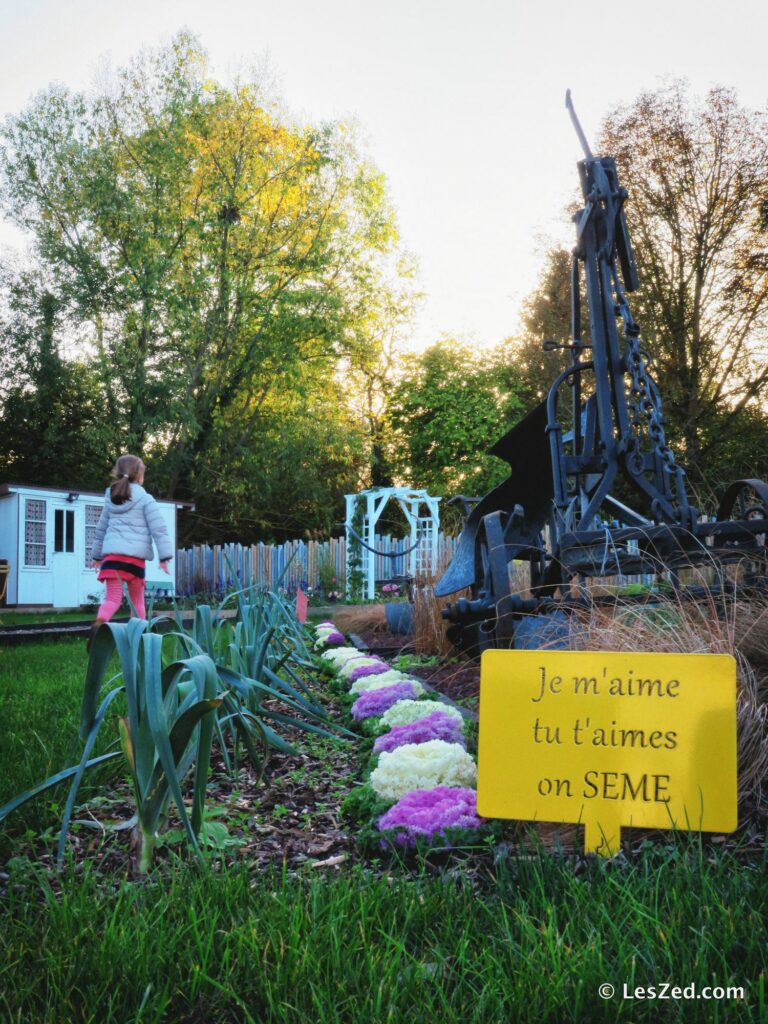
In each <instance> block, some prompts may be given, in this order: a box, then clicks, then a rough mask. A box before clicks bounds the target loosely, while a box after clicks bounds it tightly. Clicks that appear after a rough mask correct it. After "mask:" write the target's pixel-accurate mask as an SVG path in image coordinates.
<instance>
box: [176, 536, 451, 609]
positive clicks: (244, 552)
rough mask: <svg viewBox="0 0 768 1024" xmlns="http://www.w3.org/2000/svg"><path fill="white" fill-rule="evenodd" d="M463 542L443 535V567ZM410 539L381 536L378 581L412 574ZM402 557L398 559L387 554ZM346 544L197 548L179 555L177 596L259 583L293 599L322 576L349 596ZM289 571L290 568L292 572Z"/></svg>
mask: <svg viewBox="0 0 768 1024" xmlns="http://www.w3.org/2000/svg"><path fill="white" fill-rule="evenodd" d="M456 543H457V538H455V537H451V536H449V535H447V534H443V533H441V534H440V535H439V538H438V550H439V562H440V564H446V563H447V561H448V560H449V559H450V558H451V557H452V556H453V552H454V551H455V549H456ZM410 544H411V541H410V538H408V537H405V538H396V537H390V536H389V535H387V534H383V535H379V534H377V535H376V546H377V548H378V549H379V551H381V552H382V554H380V555H377V556H376V579H377V580H382V581H386V580H391V579H394V578H396V577H398V576H404V575H406V573H407V570H408V554H407V551H408V548H409V547H410ZM395 552H398V555H397V557H395V558H388V557H386V555H387V554H393V553H395ZM346 556H347V551H346V538H344V537H331V538H330V540H325V541H316V540H310V541H303V540H293V541H286V543H285V544H237V543H232V544H214V545H213V546H211V545H210V544H196V545H194V546H193V547H191V548H182V549H180V550H178V551H177V552H176V593H177V594H179V595H182V596H187V595H191V594H200V593H223V592H224V591H226V590H229V589H232V588H237V587H243V586H247V585H248V584H249V583H254V584H255V585H256V586H258V587H262V588H265V589H271V588H272V587H276V586H278V585H279V586H281V587H283V588H284V589H285V590H286V591H288V592H289V593H294V592H295V591H296V590H297V589H299V588H301V589H303V590H307V589H308V588H310V587H311V588H312V589H315V590H316V589H318V588H319V586H320V571H321V568H322V569H323V575H324V576H326V577H334V576H335V577H336V581H337V582H336V586H337V589H338V590H340V591H343V590H344V573H345V566H346ZM286 567H287V568H286Z"/></svg>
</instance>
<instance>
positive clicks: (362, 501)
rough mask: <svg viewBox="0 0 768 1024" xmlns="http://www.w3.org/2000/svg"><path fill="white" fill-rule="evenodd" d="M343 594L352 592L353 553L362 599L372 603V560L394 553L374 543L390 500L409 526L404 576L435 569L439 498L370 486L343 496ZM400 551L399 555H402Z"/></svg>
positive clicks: (424, 493) (374, 588)
mask: <svg viewBox="0 0 768 1024" xmlns="http://www.w3.org/2000/svg"><path fill="white" fill-rule="evenodd" d="M345 497H346V503H347V519H346V523H345V529H346V536H347V566H346V577H347V592H348V593H349V592H350V591H351V589H352V579H351V576H352V568H353V566H352V562H353V558H354V555H355V553H357V554H358V555H359V558H360V568H361V571H362V592H363V597H367V598H368V599H369V600H371V601H372V600H373V598H374V596H375V594H376V558H377V557H378V556H380V555H381V554H386V557H393V556H394V554H395V553H394V552H392V553H389V552H387V553H384V552H381V551H379V549H378V546H377V543H376V524H377V522H378V521H379V519H380V518H381V514H382V512H383V511H384V509H385V507H386V505H387V503H388V502H389V501H390V500H391V499H394V500H395V501H397V503H398V505H399V506H400V508H401V509H402V510H403V515H404V516H405V518H406V520H407V522H408V525H409V527H410V539H409V543H408V547H407V548H406V552H405V554H406V555H407V557H408V573H409V575H410V576H416V575H417V573H421V572H434V571H436V569H437V558H438V537H439V532H440V510H439V508H438V504H439V502H440V498H435V497H433V496H432V495H431V494H428V493H427V492H426V491H424V490H417V489H415V488H413V487H371V488H369V489H368V490H366V491H360V492H358V493H357V494H347V495H345ZM402 554H403V552H399V555H402Z"/></svg>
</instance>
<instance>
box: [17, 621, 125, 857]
mask: <svg viewBox="0 0 768 1024" xmlns="http://www.w3.org/2000/svg"><path fill="white" fill-rule="evenodd" d="M85 666H86V651H85V641H84V640H82V639H75V640H60V641H48V642H44V643H39V644H24V645H21V646H18V647H6V648H2V649H1V650H0V751H2V758H1V759H0V805H2V804H4V803H6V802H7V801H8V800H10V799H11V798H12V797H14V796H16V795H17V794H18V793H21V792H23V791H24V790H27V789H29V788H31V787H32V786H34V785H35V784H36V783H38V782H42V781H43V780H44V779H46V778H47V777H48V776H49V775H53V774H54V772H57V771H59V770H60V769H61V768H66V767H68V766H69V765H71V764H74V763H76V762H77V760H78V759H79V757H80V753H81V750H82V744H81V743H80V740H79V738H78V729H79V726H80V700H81V697H82V692H83V678H84V675H85ZM104 747H105V744H104V743H102V744H101V746H100V747H99V750H98V751H97V752H98V753H101V752H103V750H104ZM87 792H88V790H84V791H83V794H84V796H85V794H86V793H87ZM66 796H67V789H66V786H59V787H58V790H56V791H52V792H51V793H48V794H45V795H44V796H42V797H40V798H38V799H37V800H33V801H32V802H31V803H29V804H26V805H25V806H24V807H23V808H21V809H19V810H18V811H17V812H16V813H15V814H13V815H12V816H11V817H10V818H9V819H8V820H7V821H6V822H5V823H4V825H2V826H0V857H2V856H7V855H8V852H9V842H10V841H11V840H12V839H13V838H14V837H16V836H19V835H21V834H23V833H24V832H25V831H26V830H27V829H37V830H40V829H43V828H47V827H48V826H50V825H53V824H55V823H56V822H57V820H58V814H59V811H60V808H61V806H63V802H64V801H65V800H66Z"/></svg>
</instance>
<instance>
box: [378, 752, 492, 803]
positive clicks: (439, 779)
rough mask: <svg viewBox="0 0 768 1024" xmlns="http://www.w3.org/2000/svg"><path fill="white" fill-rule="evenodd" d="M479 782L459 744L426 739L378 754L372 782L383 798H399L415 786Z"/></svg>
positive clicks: (470, 760)
mask: <svg viewBox="0 0 768 1024" xmlns="http://www.w3.org/2000/svg"><path fill="white" fill-rule="evenodd" d="M476 784H477V765H476V764H475V762H474V761H473V760H472V757H471V755H470V754H468V753H467V752H466V750H465V749H464V747H462V745H461V744H460V743H446V741H445V740H427V742H426V743H405V744H403V746H402V747H397V748H396V749H395V750H385V751H383V752H382V753H381V754H379V763H378V766H377V767H376V768H374V770H373V771H372V772H371V785H372V786H373V788H374V790H375V791H376V792H377V793H378V794H379V796H380V797H382V798H383V799H384V800H392V801H395V800H399V799H400V797H401V796H405V794H406V793H410V792H412V791H413V790H414V789H434V788H435V786H469V787H474V786H475V785H476Z"/></svg>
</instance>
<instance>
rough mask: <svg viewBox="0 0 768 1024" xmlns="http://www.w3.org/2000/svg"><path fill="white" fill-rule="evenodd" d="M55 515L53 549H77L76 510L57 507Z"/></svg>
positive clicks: (67, 550) (68, 550)
mask: <svg viewBox="0 0 768 1024" xmlns="http://www.w3.org/2000/svg"><path fill="white" fill-rule="evenodd" d="M53 515H54V519H53V550H54V552H56V553H59V552H64V551H66V552H68V553H71V552H72V551H74V550H75V510H74V509H73V508H57V509H54V513H53Z"/></svg>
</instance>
